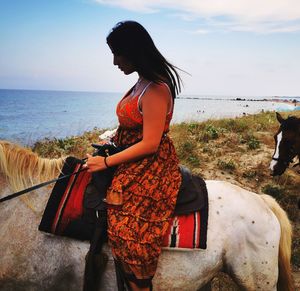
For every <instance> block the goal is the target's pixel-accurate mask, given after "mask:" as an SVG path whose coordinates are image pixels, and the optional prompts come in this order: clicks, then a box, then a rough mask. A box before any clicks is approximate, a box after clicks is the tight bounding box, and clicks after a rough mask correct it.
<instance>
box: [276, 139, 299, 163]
mask: <svg viewBox="0 0 300 291" xmlns="http://www.w3.org/2000/svg"><path fill="white" fill-rule="evenodd" d="M287 147H288V148H289V152H288V156H287V158H286V159H284V158H280V157H279V158H274V157H272V160H273V161H277V162H279V163H281V164H283V165H284V166H285V167H286V168H287V167H288V166H289V164H290V163H291V162H293V160H294V158H295V157H296V156H297V155H298V154H297V152H296V150H295V148H294V145H293V144H289V145H288V146H287ZM298 164H299V163H297V164H296V165H294V166H293V167H295V166H297V165H298Z"/></svg>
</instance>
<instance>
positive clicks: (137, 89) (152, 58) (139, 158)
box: [87, 21, 181, 290]
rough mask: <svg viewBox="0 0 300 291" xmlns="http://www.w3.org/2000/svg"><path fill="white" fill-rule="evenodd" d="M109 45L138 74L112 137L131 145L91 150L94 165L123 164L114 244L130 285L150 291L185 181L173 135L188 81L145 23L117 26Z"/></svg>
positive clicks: (115, 189) (116, 191)
mask: <svg viewBox="0 0 300 291" xmlns="http://www.w3.org/2000/svg"><path fill="white" fill-rule="evenodd" d="M107 43H108V45H109V47H110V49H111V51H112V53H113V63H114V65H115V66H118V68H119V69H120V70H121V71H123V72H124V74H125V75H129V74H132V73H133V72H137V73H138V75H139V79H138V81H137V83H136V84H135V85H134V86H133V87H132V88H131V89H130V90H129V91H128V92H127V93H126V94H125V96H124V97H123V98H122V100H121V101H120V102H119V104H118V106H117V115H118V119H119V123H120V125H119V128H118V130H117V132H116V135H115V136H114V137H113V138H112V141H113V142H115V143H116V144H117V145H120V146H128V147H127V148H126V149H125V150H124V151H122V152H120V153H117V154H114V155H111V156H109V157H106V158H103V157H100V156H97V157H92V156H90V155H88V161H87V167H88V168H89V171H90V172H94V171H100V170H104V169H106V168H107V167H115V166H117V169H116V172H115V174H114V178H113V181H112V184H111V186H110V188H109V189H108V192H107V198H106V200H107V205H108V235H109V243H110V245H111V248H112V254H113V256H114V258H115V260H116V262H117V265H119V266H120V267H121V268H122V269H123V271H124V273H125V274H126V279H127V281H129V284H130V286H131V289H132V290H150V289H151V286H152V285H151V279H152V278H153V276H154V274H155V270H156V266H157V262H158V256H159V254H160V251H161V247H160V246H161V242H162V237H163V235H164V234H165V232H166V230H167V228H168V221H169V218H170V216H171V215H172V212H173V210H174V207H175V203H176V198H177V193H178V190H179V186H180V183H181V175H180V172H179V167H178V159H177V156H176V153H175V149H174V146H173V143H172V141H171V140H170V138H169V137H168V135H167V132H168V131H169V125H170V121H171V118H172V113H173V105H174V98H175V96H176V94H177V93H179V91H180V83H181V80H180V77H179V75H178V73H177V72H176V69H175V67H174V66H173V65H171V64H170V63H169V62H168V61H167V60H166V59H165V58H164V57H163V56H162V55H161V54H160V52H159V51H158V50H157V48H156V47H155V45H154V43H153V41H152V39H151V37H150V35H149V34H148V32H147V31H146V30H145V28H144V27H143V26H141V25H140V24H139V23H137V22H134V21H125V22H120V23H118V24H117V25H116V26H115V27H114V28H113V29H112V31H111V32H110V34H109V35H108V36H107Z"/></svg>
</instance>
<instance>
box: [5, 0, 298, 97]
mask: <svg viewBox="0 0 300 291" xmlns="http://www.w3.org/2000/svg"><path fill="white" fill-rule="evenodd" d="M241 1H242V2H241ZM41 2H42V3H41ZM132 3H133V2H132V1H130V0H109V1H108V0H61V1H58V0H53V1H47V0H44V1H34V0H27V1H24V2H22V1H19V0H2V1H1V3H0V40H1V45H0V67H1V68H2V69H1V71H0V88H3V89H6V88H7V89H8V90H43V91H71V92H72V91H73V92H78V91H79V92H110V93H118V92H124V91H127V89H128V87H131V86H132V85H133V84H134V82H135V80H136V79H137V74H132V75H131V76H124V75H123V74H122V72H120V71H118V69H117V68H116V67H115V66H113V64H112V55H111V52H110V50H109V48H108V46H107V45H106V40H105V39H106V36H107V34H108V32H109V31H110V29H111V28H112V27H113V26H114V25H115V24H116V23H117V22H118V21H121V20H125V19H133V20H136V21H138V22H140V23H141V24H142V25H143V26H145V28H146V29H147V30H148V32H149V33H150V35H151V36H152V38H153V40H154V42H155V44H156V46H157V47H158V49H159V50H160V51H161V52H162V54H163V55H164V56H165V57H166V58H167V59H168V60H169V61H170V62H171V63H174V64H175V65H176V66H178V67H179V68H181V69H183V70H185V71H187V72H188V73H189V74H190V75H188V74H185V73H181V77H182V78H183V81H184V87H183V90H182V93H181V95H198V96H199V95H201V96H203V95H209V96H220V95H221V96H222V95H223V96H290V97H293V96H294V97H297V96H299V95H300V83H299V81H298V76H300V58H299V57H298V55H299V49H300V3H299V2H297V1H295V0H276V1H271V2H270V1H268V0H264V1H258V0H252V1H250V0H239V1H237V0H230V1H215V0H211V1H205V0H199V1H198V2H197V3H196V2H195V1H191V0H187V1H184V2H182V1H179V0H174V1H173V2H172V3H169V1H165V0H154V1H147V0H140V1H139V2H134V5H133V4H132ZM240 3H242V5H240Z"/></svg>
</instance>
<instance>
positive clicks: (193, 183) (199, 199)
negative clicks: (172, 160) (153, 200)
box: [174, 165, 207, 216]
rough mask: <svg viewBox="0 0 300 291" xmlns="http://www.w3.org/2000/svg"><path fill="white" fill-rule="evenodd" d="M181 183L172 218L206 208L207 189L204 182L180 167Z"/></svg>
mask: <svg viewBox="0 0 300 291" xmlns="http://www.w3.org/2000/svg"><path fill="white" fill-rule="evenodd" d="M180 172H181V176H182V182H181V185H180V188H179V192H178V196H177V201H176V206H175V211H174V216H176V215H182V214H188V213H191V212H196V211H200V210H202V209H203V208H204V207H206V201H207V189H206V184H205V181H204V180H203V179H202V178H201V177H199V176H196V175H193V174H192V173H191V171H190V170H189V169H188V168H186V167H184V166H182V165H181V166H180Z"/></svg>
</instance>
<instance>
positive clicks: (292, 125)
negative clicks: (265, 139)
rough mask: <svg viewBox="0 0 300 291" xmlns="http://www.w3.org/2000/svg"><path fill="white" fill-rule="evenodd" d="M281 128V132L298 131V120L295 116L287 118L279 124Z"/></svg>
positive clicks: (299, 122)
mask: <svg viewBox="0 0 300 291" xmlns="http://www.w3.org/2000/svg"><path fill="white" fill-rule="evenodd" d="M281 128H282V129H283V130H293V131H298V130H300V118H298V117H296V116H289V117H288V118H287V119H285V120H284V121H283V122H282V123H281Z"/></svg>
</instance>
